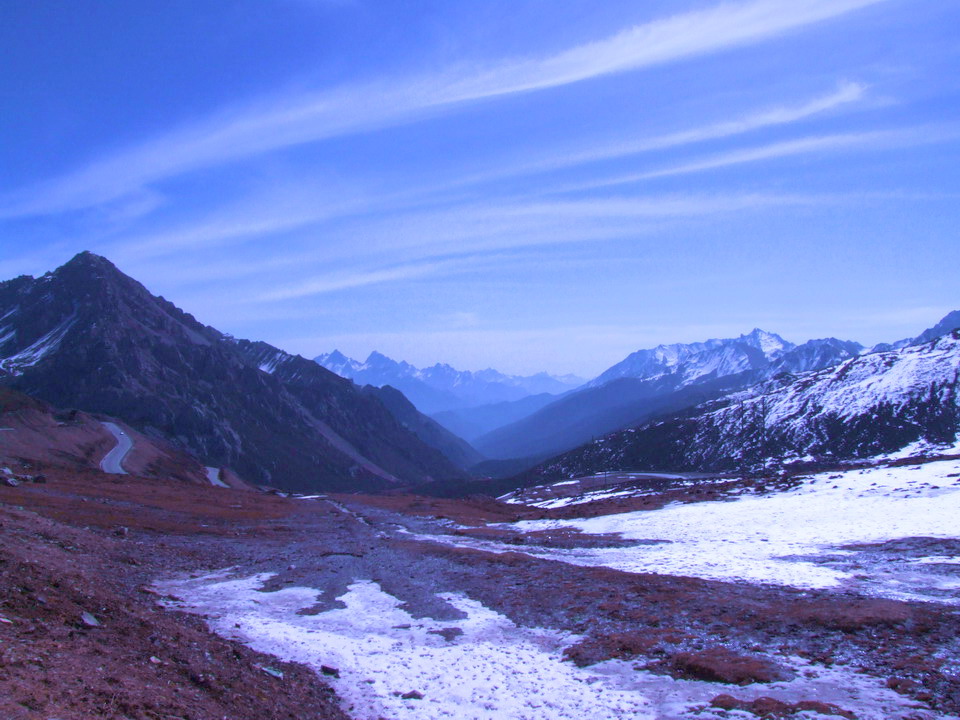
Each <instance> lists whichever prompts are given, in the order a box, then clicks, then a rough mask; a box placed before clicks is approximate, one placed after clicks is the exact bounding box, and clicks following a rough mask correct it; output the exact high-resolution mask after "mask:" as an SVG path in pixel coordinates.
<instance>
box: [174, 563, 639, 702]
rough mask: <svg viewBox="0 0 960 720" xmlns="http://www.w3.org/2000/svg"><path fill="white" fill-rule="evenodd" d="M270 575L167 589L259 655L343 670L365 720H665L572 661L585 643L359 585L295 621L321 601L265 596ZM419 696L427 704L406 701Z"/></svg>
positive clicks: (456, 600)
mask: <svg viewBox="0 0 960 720" xmlns="http://www.w3.org/2000/svg"><path fill="white" fill-rule="evenodd" d="M269 577H270V576H269V575H255V576H253V577H248V578H243V579H239V580H225V579H222V578H220V577H217V576H207V577H205V578H198V579H195V580H189V581H185V582H181V583H164V584H163V585H161V586H159V587H161V589H162V590H163V592H165V593H171V592H175V593H177V594H178V595H180V596H186V597H188V598H189V600H188V601H187V603H186V609H191V610H193V611H198V612H201V613H203V614H204V615H207V617H208V620H209V622H210V624H211V626H212V628H213V629H214V631H216V632H218V633H220V634H222V635H225V636H227V637H231V638H234V639H237V640H240V641H242V642H243V643H244V644H246V645H249V646H250V647H252V648H254V649H255V650H259V651H261V652H266V653H270V654H272V655H275V656H277V657H280V658H282V659H284V660H290V661H295V662H300V663H303V664H305V665H308V666H310V667H313V668H314V669H316V670H317V671H319V670H320V666H321V665H329V666H333V667H336V668H338V669H340V671H341V678H340V679H334V678H327V679H328V681H329V682H330V683H331V684H332V685H333V686H334V688H336V690H337V692H338V693H339V694H340V696H341V697H342V698H343V699H344V708H345V709H346V710H347V712H348V713H349V714H350V715H351V716H352V717H354V718H357V720H377V719H378V718H381V717H383V718H390V719H391V720H393V719H396V720H400V719H402V718H410V719H411V720H412V719H413V718H416V719H417V720H422V718H425V717H429V718H456V719H457V720H500V719H508V718H522V719H523V720H562V719H564V718H571V719H576V720H581V719H582V718H585V717H590V718H631V719H635V720H644V719H645V718H651V719H652V718H655V717H656V715H655V713H654V712H653V711H652V710H651V708H650V707H649V703H648V701H647V700H646V698H645V697H643V696H642V695H639V694H638V693H636V692H630V691H627V690H620V689H617V688H614V687H611V686H610V685H609V684H608V683H604V682H596V680H598V679H599V678H596V676H594V674H593V673H591V672H588V671H586V670H581V669H580V668H577V667H576V666H575V665H573V664H572V663H569V662H563V661H562V656H561V653H562V649H563V648H564V647H565V646H566V645H569V644H570V643H572V642H573V641H574V639H575V638H571V637H570V636H565V635H563V634H560V633H557V632H553V631H550V630H532V629H528V628H519V627H517V626H516V625H514V624H513V623H512V622H511V621H510V620H509V619H507V618H506V617H504V616H503V615H500V614H498V613H496V612H493V611H492V610H489V609H487V608H485V607H484V606H483V605H481V604H480V603H477V602H475V601H473V600H470V599H469V598H466V597H464V596H462V595H442V596H441V597H443V598H444V599H445V600H446V601H447V602H449V603H451V604H452V605H454V606H455V607H456V608H457V609H459V610H461V611H462V612H464V613H466V615H467V617H466V618H465V619H463V620H455V621H438V620H432V619H421V618H414V617H413V616H412V615H410V613H408V612H406V611H405V610H403V609H401V608H400V607H399V606H400V604H401V603H400V601H399V600H397V599H396V598H394V597H393V596H391V595H388V594H387V593H385V592H383V590H381V589H380V586H379V585H377V584H376V583H374V582H371V581H360V582H355V583H353V584H352V585H351V586H350V587H349V591H348V592H347V593H346V594H345V595H343V596H342V597H340V598H339V600H340V601H341V602H343V603H344V604H345V605H346V608H345V609H340V610H329V611H327V612H323V613H319V614H317V615H297V614H296V613H297V611H298V610H300V609H302V608H307V607H310V606H312V605H313V604H314V603H315V602H316V598H317V595H318V592H317V591H316V590H312V589H310V588H287V589H284V590H280V591H278V592H271V593H262V592H258V588H260V587H261V586H262V584H263V582H264V581H265V580H266V579H268V578H269ZM237 626H239V627H237ZM453 628H459V629H460V630H462V631H463V634H462V635H460V636H458V637H455V638H453V639H452V642H448V641H447V640H446V639H444V637H442V636H441V635H438V634H436V632H437V631H442V630H449V629H453ZM414 690H415V691H418V692H420V693H422V694H423V695H424V697H423V699H422V700H415V699H406V700H405V699H403V698H402V697H400V696H401V695H402V694H404V693H407V692H410V691H414Z"/></svg>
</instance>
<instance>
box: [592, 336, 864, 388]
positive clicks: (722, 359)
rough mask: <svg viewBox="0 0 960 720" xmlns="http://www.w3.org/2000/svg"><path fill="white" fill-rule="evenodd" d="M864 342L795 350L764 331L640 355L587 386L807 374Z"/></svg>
mask: <svg viewBox="0 0 960 720" xmlns="http://www.w3.org/2000/svg"><path fill="white" fill-rule="evenodd" d="M862 349H863V347H862V346H861V345H860V344H859V343H855V342H849V341H842V340H837V339H836V338H827V339H825V340H810V341H809V342H806V343H804V344H803V345H799V346H798V345H794V344H793V343H791V342H788V341H786V340H784V339H783V338H782V337H780V336H779V335H777V334H776V333H771V332H767V331H765V330H761V329H759V328H756V329H754V330H753V331H752V332H750V333H748V334H746V335H741V336H740V337H738V338H729V339H726V340H716V339H713V340H706V341H704V342H697V343H689V344H673V345H658V346H657V347H655V348H652V349H650V350H638V351H637V352H635V353H632V354H631V355H629V356H628V357H627V358H626V359H625V360H623V361H622V362H619V363H617V364H616V365H614V366H613V367H611V368H609V369H608V370H606V371H605V372H603V373H602V374H600V375H599V376H598V377H596V378H595V379H593V380H591V381H590V382H589V383H587V385H586V387H588V388H589V387H600V386H602V385H606V384H607V383H609V382H612V381H613V380H617V379H619V378H636V379H639V380H652V379H656V378H658V377H661V376H664V375H675V376H676V377H677V379H678V381H679V382H678V387H684V386H686V385H690V384H692V383H696V382H700V381H702V380H703V379H705V378H715V377H725V376H727V375H736V374H738V373H743V372H749V371H760V372H764V373H765V374H767V375H770V376H772V375H774V374H776V373H778V372H784V371H787V372H803V371H806V370H817V369H819V368H822V367H827V366H829V365H834V364H836V363H838V362H840V361H841V360H844V359H846V358H848V357H853V356H855V355H857V354H858V353H859V352H860V351H861V350H862Z"/></svg>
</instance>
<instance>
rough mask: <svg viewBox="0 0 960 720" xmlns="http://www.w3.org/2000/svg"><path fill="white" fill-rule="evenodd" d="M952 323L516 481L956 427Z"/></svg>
mask: <svg viewBox="0 0 960 720" xmlns="http://www.w3.org/2000/svg"><path fill="white" fill-rule="evenodd" d="M958 383H960V331H956V330H954V331H953V332H950V333H948V334H946V335H944V336H942V337H940V338H937V339H934V340H931V341H929V342H926V343H923V344H920V345H913V346H909V347H906V348H903V349H901V350H891V351H884V352H875V353H870V354H867V355H860V356H858V357H855V358H853V359H850V360H847V361H845V362H843V363H840V364H839V365H835V366H833V367H829V368H826V369H824V370H820V371H817V372H810V373H804V374H802V375H798V376H792V375H788V374H782V375H778V376H777V377H775V378H773V379H771V380H769V381H766V382H764V383H761V384H758V385H755V386H753V387H751V388H749V389H748V390H745V391H743V392H737V393H733V394H730V395H727V396H725V397H723V398H721V399H718V400H715V401H713V402H708V403H706V404H704V405H701V406H699V407H696V408H693V409H690V410H688V411H686V412H683V413H680V414H678V415H674V416H672V417H664V418H662V419H660V420H656V421H653V422H650V423H647V424H645V425H641V426H639V427H636V428H630V429H627V430H621V431H619V432H616V433H613V434H611V435H608V436H607V437H604V438H602V439H600V440H597V441H595V442H592V443H589V444H588V445H585V446H583V447H581V448H578V449H576V450H573V451H571V452H569V453H566V454H564V455H561V456H559V457H557V458H554V459H553V460H551V461H549V462H548V463H545V464H544V465H542V466H540V467H539V468H537V469H536V470H535V471H533V472H532V473H530V474H529V475H527V476H524V478H523V480H521V481H520V482H521V483H539V482H541V481H542V480H543V479H552V478H560V477H572V476H576V475H583V474H590V473H593V472H597V471H600V470H605V469H614V468H616V469H620V468H644V469H658V468H669V469H671V470H692V471H733V470H745V469H751V468H757V469H758V468H761V467H764V466H766V465H768V464H769V463H770V462H778V461H783V460H791V459H794V460H796V459H811V460H817V461H833V460H843V459H854V458H862V457H870V456H874V455H878V454H881V453H888V452H894V451H897V450H900V449H902V448H904V447H905V446H907V445H909V444H911V443H914V442H917V441H925V442H928V443H931V444H952V443H954V442H956V438H957V433H958V431H960V394H958V390H960V388H958Z"/></svg>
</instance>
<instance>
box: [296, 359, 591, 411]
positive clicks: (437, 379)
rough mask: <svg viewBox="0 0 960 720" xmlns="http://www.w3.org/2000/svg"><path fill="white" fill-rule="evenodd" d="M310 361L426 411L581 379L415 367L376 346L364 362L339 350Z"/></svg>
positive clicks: (505, 398) (553, 389)
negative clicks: (400, 395)
mask: <svg viewBox="0 0 960 720" xmlns="http://www.w3.org/2000/svg"><path fill="white" fill-rule="evenodd" d="M314 362H316V363H318V364H319V365H322V366H323V367H325V368H327V369H328V370H330V371H332V372H335V373H337V374H338V375H340V376H341V377H345V378H348V379H351V380H353V381H355V382H356V383H357V384H359V385H373V386H374V387H383V386H385V385H390V386H392V387H394V388H396V389H398V390H400V391H401V392H403V393H404V395H406V396H407V397H408V398H409V399H410V400H411V401H412V402H413V404H414V405H416V406H417V408H418V409H419V410H420V411H421V412H424V413H427V414H429V415H433V414H435V413H439V412H444V411H447V410H457V409H462V408H469V407H477V406H481V405H490V404H495V403H501V402H512V401H516V400H521V399H523V398H525V397H528V396H530V395H539V394H544V393H549V394H552V395H557V394H561V393H564V392H567V391H569V390H571V389H572V388H574V387H578V386H579V385H581V384H583V382H584V381H583V379H582V378H579V377H576V376H574V375H563V376H553V375H550V374H548V373H546V372H539V373H536V374H534V375H529V376H522V375H506V374H504V373H501V372H499V371H498V370H494V369H492V368H487V369H485V370H478V371H470V370H457V369H456V368H454V367H452V366H451V365H448V364H446V363H436V364H435V365H431V366H430V367H426V368H417V367H415V366H414V365H411V364H410V363H408V362H405V361H397V360H393V359H391V358H389V357H387V356H386V355H384V354H383V353H380V352H378V351H376V350H375V351H373V352H371V353H370V354H369V355H368V356H367V359H366V360H365V361H364V362H360V361H358V360H354V359H352V358H349V357H347V356H346V355H344V354H343V353H341V352H340V351H339V350H334V351H333V352H330V353H326V354H322V355H318V356H317V357H315V358H314Z"/></svg>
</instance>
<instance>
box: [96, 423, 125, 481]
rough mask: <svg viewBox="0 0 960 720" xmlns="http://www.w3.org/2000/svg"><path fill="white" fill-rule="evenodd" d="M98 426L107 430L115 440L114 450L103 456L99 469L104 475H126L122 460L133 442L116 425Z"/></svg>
mask: <svg viewBox="0 0 960 720" xmlns="http://www.w3.org/2000/svg"><path fill="white" fill-rule="evenodd" d="M100 424H101V425H103V426H104V427H105V428H106V429H107V430H109V431H110V432H111V433H112V434H113V436H114V437H115V438H116V439H117V444H116V445H115V446H114V448H113V449H112V450H111V451H110V452H108V453H107V454H106V455H104V456H103V460H101V461H100V469H101V470H103V472H105V473H111V474H113V475H126V474H127V471H126V470H124V469H123V459H124V458H125V457H126V456H127V453H128V452H130V450H131V449H132V448H133V440H131V439H130V436H129V435H127V434H126V433H125V432H124V431H123V430H121V429H120V426H119V425H117V424H116V423H112V422H101V423H100Z"/></svg>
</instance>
